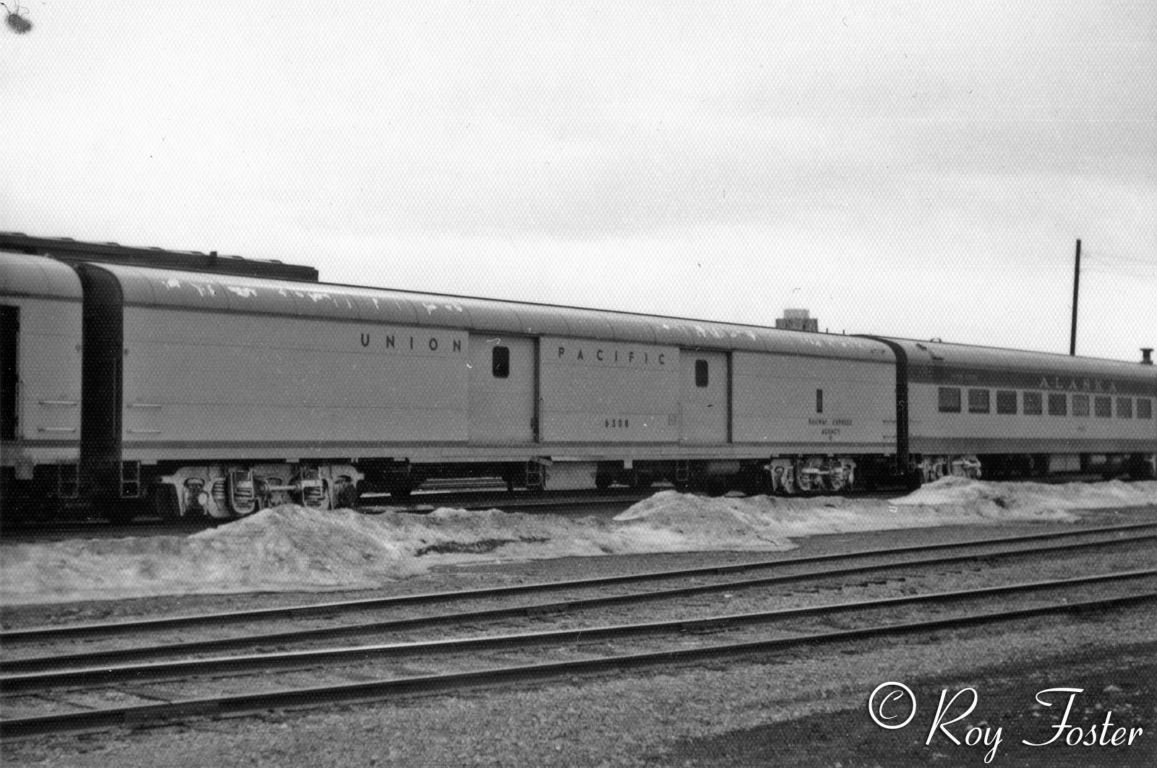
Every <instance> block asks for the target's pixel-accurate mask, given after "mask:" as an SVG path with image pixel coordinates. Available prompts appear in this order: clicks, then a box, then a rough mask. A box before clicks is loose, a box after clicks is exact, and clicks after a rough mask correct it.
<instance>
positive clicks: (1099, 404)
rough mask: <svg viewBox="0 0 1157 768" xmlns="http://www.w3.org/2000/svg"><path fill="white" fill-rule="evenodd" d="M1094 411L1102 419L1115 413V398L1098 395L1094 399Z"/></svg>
mask: <svg viewBox="0 0 1157 768" xmlns="http://www.w3.org/2000/svg"><path fill="white" fill-rule="evenodd" d="M1093 412H1094V413H1095V414H1096V415H1097V416H1098V417H1099V418H1102V419H1107V418H1109V417H1110V416H1112V415H1113V398H1111V397H1097V398H1094V399H1093Z"/></svg>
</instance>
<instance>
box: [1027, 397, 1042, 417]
mask: <svg viewBox="0 0 1157 768" xmlns="http://www.w3.org/2000/svg"><path fill="white" fill-rule="evenodd" d="M1041 402H1042V400H1041V393H1040V392H1025V393H1024V412H1025V413H1026V414H1027V415H1029V416H1040V415H1041V414H1042V413H1044V408H1043V407H1042V405H1041Z"/></svg>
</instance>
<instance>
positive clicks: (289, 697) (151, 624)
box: [0, 524, 1157, 738]
mask: <svg viewBox="0 0 1157 768" xmlns="http://www.w3.org/2000/svg"><path fill="white" fill-rule="evenodd" d="M1154 528H1157V526H1155V525H1150V524H1141V525H1130V526H1113V527H1109V528H1097V529H1086V530H1083V531H1062V532H1050V533H1046V534H1033V535H1029V536H1017V537H1008V538H1005V539H1000V540H991V539H989V540H981V541H974V542H966V543H960V542H956V543H952V544H941V545H925V546H917V547H904V548H898V549H892V550H872V551H868V552H861V553H852V554H850V555H831V556H820V557H812V558H795V559H788V560H778V561H768V562H763V563H747V564H737V565H728V566H723V567H719V568H701V569H686V570H682V571H660V572H649V573H644V574H633V575H622V576H614V577H605V578H601V579H587V580H583V581H581V582H554V583H543V584H532V585H519V586H517V587H513V588H511V587H506V588H499V589H495V590H469V591H466V592H447V593H433V594H427V595H412V596H402V597H398V598H381V599H373V600H368V601H367V600H359V601H343V602H341V603H327V604H319V605H312V606H293V607H289V608H277V609H266V610H265V611H256V612H255V611H245V612H233V613H222V614H213V615H212V616H209V617H166V618H162V619H152V620H146V621H145V622H143V623H142V622H129V623H121V624H104V625H87V626H84V627H59V628H33V629H32V630H23V631H19V632H16V631H14V632H6V633H3V635H0V641H2V642H3V643H4V645H5V647H6V648H9V649H11V647H12V643H11V642H10V641H15V643H16V644H19V643H20V641H21V640H24V641H28V640H36V641H37V643H38V644H40V643H42V642H44V641H45V640H54V639H60V638H61V637H65V636H72V637H77V636H86V637H92V636H96V635H101V634H104V635H109V634H113V635H115V634H116V633H118V632H119V633H123V632H133V631H134V630H137V629H140V628H142V627H148V628H150V629H157V628H159V627H160V626H164V624H163V622H169V624H168V626H170V627H172V626H181V627H186V628H189V627H193V626H195V622H196V621H197V620H198V619H201V620H204V619H209V620H210V621H212V622H215V623H220V622H230V623H231V622H235V621H240V620H249V621H251V620H254V619H260V620H265V619H268V618H270V617H274V616H275V617H277V618H284V617H286V616H298V615H301V614H299V613H296V612H301V611H304V612H305V614H310V615H319V614H317V613H316V612H318V611H320V612H322V613H325V612H330V613H333V612H339V611H345V610H353V611H358V610H363V609H364V608H366V607H367V604H374V606H373V607H381V605H389V606H396V605H400V604H406V603H409V604H417V603H421V602H434V603H441V602H445V601H447V600H461V599H473V598H476V597H479V596H486V597H493V596H495V595H497V594H500V593H507V594H517V593H526V592H535V591H543V590H548V589H559V588H573V587H574V585H576V584H578V585H581V586H582V587H583V588H587V587H590V586H592V585H597V586H607V585H612V584H614V585H622V584H629V583H631V582H632V581H651V580H654V579H666V578H677V577H685V576H687V575H695V576H704V575H708V574H709V573H710V574H711V575H717V574H718V573H731V572H735V571H742V570H749V569H753V568H754V569H763V568H778V567H783V566H796V565H799V564H805V565H809V566H816V565H824V564H826V563H829V562H830V561H832V560H839V559H843V558H849V557H856V558H860V557H868V558H874V559H876V560H882V562H875V563H872V564H865V563H859V564H854V565H840V566H837V567H834V568H831V567H821V568H816V567H809V568H808V569H806V570H805V571H803V572H800V573H790V574H772V575H769V576H763V577H760V578H756V579H746V580H743V581H727V582H719V583H713V584H694V585H685V586H680V587H675V588H670V589H665V590H651V591H649V592H635V593H627V594H617V595H603V596H597V597H593V598H585V599H582V600H569V601H562V602H552V603H541V604H534V605H530V606H526V605H523V606H518V607H504V608H497V609H488V610H482V611H466V612H458V613H453V614H449V615H442V616H431V617H416V618H409V619H393V620H390V621H386V622H376V623H371V624H362V625H354V626H352V627H332V628H328V629H322V630H317V629H311V630H304V631H294V632H283V633H273V634H266V635H263V636H261V637H257V638H253V637H246V638H223V639H221V638H219V639H214V640H208V641H198V642H192V643H185V644H182V645H180V646H179V647H174V646H156V647H152V648H140V649H136V650H135V651H133V650H129V649H119V650H114V651H102V652H97V653H96V654H95V655H94V654H91V653H90V654H72V655H70V656H65V655H59V654H57V655H54V656H53V657H40V658H27V659H23V660H19V659H18V660H11V659H6V660H5V662H4V665H3V670H2V671H3V676H2V677H0V690H2V691H3V694H4V696H5V697H6V699H8V700H9V701H11V697H13V696H21V695H23V696H29V695H34V694H35V695H38V696H52V695H54V694H53V693H52V692H53V691H54V690H59V689H65V690H67V691H69V694H68V695H69V696H70V697H72V696H75V692H76V691H83V690H86V689H88V688H91V687H92V686H98V687H100V686H104V687H106V688H107V687H109V686H113V687H115V686H122V687H123V686H126V685H133V686H139V685H140V684H141V683H143V682H146V681H149V680H163V681H168V684H169V685H171V683H172V681H173V680H178V681H180V680H186V679H192V678H196V679H201V680H203V679H204V678H205V677H206V676H220V675H225V676H230V677H232V676H237V675H253V674H256V673H258V672H259V671H260V670H267V669H279V670H285V669H299V668H317V667H323V668H325V669H327V670H328V669H329V668H330V667H333V666H343V665H344V666H348V665H349V664H351V663H367V662H377V661H380V660H382V659H387V658H408V657H415V656H416V657H418V658H431V657H435V656H442V655H445V654H459V655H463V654H466V655H468V657H469V658H470V659H472V660H473V659H474V657H476V656H477V655H478V652H480V651H483V650H486V651H491V652H497V653H499V654H501V653H507V652H513V651H515V650H516V649H538V648H548V647H549V648H555V649H557V648H558V647H559V646H565V645H568V644H576V643H577V644H580V645H582V646H587V645H590V644H592V643H596V644H597V643H602V642H606V641H610V640H611V639H616V640H619V639H622V638H646V637H658V638H661V639H664V641H665V642H668V643H670V642H671V638H672V637H676V638H679V637H685V636H686V634H687V633H701V632H719V631H723V630H725V629H726V630H728V631H735V630H737V629H738V630H739V631H747V632H748V633H749V634H750V632H751V631H753V630H752V628H754V627H759V626H766V625H768V624H774V623H777V622H787V621H791V620H798V619H801V618H804V617H810V618H811V619H813V620H818V621H832V620H834V618H833V617H836V616H848V615H852V616H856V615H861V616H862V615H863V614H864V613H865V612H866V613H869V614H871V613H881V612H885V613H886V612H887V611H888V610H896V609H898V608H901V607H906V608H908V609H912V608H914V607H918V606H926V607H928V608H935V609H936V610H940V609H942V608H944V607H945V606H949V605H953V604H967V603H969V602H973V603H975V602H977V601H986V600H991V599H993V598H995V597H998V596H1000V597H1002V598H1004V599H1006V600H1009V599H1018V600H1030V601H1036V602H1035V603H1034V604H1032V605H1029V606H1021V607H1017V608H1014V609H1012V610H1007V611H996V612H992V611H984V612H977V611H971V612H964V613H959V614H958V615H955V616H952V617H949V618H943V617H937V618H931V619H920V620H908V621H895V620H893V621H887V620H885V619H873V620H871V621H870V622H869V623H867V624H861V625H860V626H856V627H853V628H849V629H840V630H836V631H831V630H827V631H814V628H813V629H812V630H808V631H806V632H802V633H801V632H800V630H798V629H796V630H795V632H796V634H795V635H794V636H788V637H775V638H762V637H755V638H752V637H750V636H749V637H747V638H745V639H740V640H737V641H736V642H731V643H724V644H713V645H704V644H700V643H695V644H694V646H693V647H675V648H671V647H664V648H657V649H652V650H645V651H641V652H637V653H621V652H615V653H610V654H603V653H599V652H596V654H595V655H596V658H590V655H591V653H589V652H588V653H586V654H584V657H583V658H578V659H566V660H562V661H549V662H542V661H536V660H533V659H532V660H531V662H530V663H519V664H514V665H508V666H501V665H499V666H492V667H488V668H487V669H486V670H484V671H479V670H476V669H465V670H456V671H453V672H439V673H436V674H413V673H412V671H408V672H407V673H406V674H403V675H395V676H392V677H391V678H390V679H374V680H370V681H366V682H359V683H356V684H351V683H349V682H348V681H345V682H339V683H329V684H326V685H320V686H319V685H306V686H303V687H295V688H278V689H272V690H266V691H264V692H261V693H252V694H249V693H246V694H238V693H228V694H223V695H217V696H188V697H184V698H178V699H177V700H171V701H166V702H164V703H159V704H158V703H150V704H134V705H129V706H119V707H101V708H100V709H99V710H96V711H80V712H67V713H57V714H50V715H33V716H28V717H19V718H11V719H5V720H2V721H0V735H3V736H4V737H6V738H10V737H14V736H18V735H23V734H30V733H42V732H51V731H56V730H76V729H88V728H105V727H109V726H112V725H125V724H130V725H131V724H133V723H136V722H140V721H143V720H153V719H160V720H162V721H164V720H168V719H180V718H186V717H191V716H194V715H196V714H212V713H216V714H225V713H241V712H252V711H263V710H267V709H270V708H283V707H296V706H301V705H304V704H306V703H313V704H317V703H324V702H340V701H352V700H358V699H362V698H381V697H383V696H391V695H395V694H400V693H407V692H421V691H436V690H447V689H450V688H457V687H473V686H476V685H479V684H481V683H483V682H485V683H488V684H495V683H497V684H502V683H505V682H508V681H510V680H515V679H542V678H543V677H549V676H556V675H576V674H586V673H594V672H600V671H605V670H607V669H612V668H635V667H642V666H654V665H660V664H668V663H686V662H694V661H697V660H703V659H708V658H719V657H725V656H734V655H743V654H751V653H756V652H764V651H772V650H786V649H790V648H796V647H809V646H810V645H811V644H818V643H830V642H837V641H856V640H863V639H867V638H871V637H879V636H883V635H889V634H895V635H902V634H908V633H913V632H921V631H934V630H936V629H945V628H953V627H968V626H974V625H976V624H978V623H993V622H1002V621H1010V620H1013V619H1017V618H1029V617H1033V616H1046V615H1052V614H1063V613H1071V612H1074V611H1078V612H1081V611H1096V610H1111V609H1118V608H1122V607H1126V606H1132V605H1139V604H1142V603H1147V602H1150V601H1152V600H1153V599H1154V598H1155V597H1157V579H1155V576H1157V571H1155V570H1154V569H1145V568H1142V569H1134V570H1127V571H1120V572H1106V573H1097V574H1091V575H1087V576H1081V577H1068V578H1064V579H1053V580H1038V581H1034V582H1027V583H1013V584H1001V585H999V586H995V587H992V586H989V587H982V588H976V589H965V590H955V591H950V592H935V591H931V592H923V593H920V594H908V595H900V596H893V597H888V598H884V599H875V600H860V601H852V602H844V603H829V604H822V605H810V606H804V607H797V608H790V609H775V610H764V611H754V612H747V613H730V614H717V615H709V616H703V617H699V618H691V619H688V618H677V619H671V620H664V621H651V622H627V623H620V624H610V625H598V626H591V627H579V628H563V629H556V630H549V631H543V632H522V633H515V634H505V635H492V636H483V637H466V638H450V639H439V640H424V641H418V642H403V643H389V644H380V643H379V644H375V645H363V646H356V647H339V648H322V649H311V650H304V651H277V652H274V653H263V654H251V655H247V656H227V657H213V658H208V659H196V658H189V656H190V655H191V654H194V653H204V652H210V651H221V650H225V649H233V650H235V649H237V648H241V647H246V646H247V645H248V646H250V647H251V646H252V645H254V644H256V645H258V646H268V645H275V644H276V645H284V644H291V643H295V642H299V641H303V640H307V639H309V640H318V639H333V638H334V637H338V636H341V635H343V634H358V633H359V632H367V631H374V632H382V631H393V630H398V629H402V628H407V627H406V625H407V624H409V625H410V627H409V628H412V627H413V626H434V625H437V624H439V623H442V624H447V623H449V624H454V623H456V624H458V625H461V624H463V623H470V624H473V623H476V622H478V621H481V620H487V619H496V618H500V617H503V616H513V615H518V614H520V613H521V614H523V615H531V616H543V615H547V614H550V613H556V612H559V611H564V610H565V611H576V610H584V609H587V608H593V607H596V606H600V605H607V604H615V603H617V604H627V605H629V604H630V603H632V602H638V601H645V600H655V599H659V598H674V597H685V596H688V595H693V594H701V593H704V592H709V591H721V590H729V591H732V592H734V591H736V590H739V589H748V588H751V587H754V586H761V585H767V584H775V583H791V582H799V581H806V580H809V579H812V580H815V579H825V578H826V579H831V578H834V577H843V576H849V575H856V574H863V573H868V572H871V571H885V570H887V569H890V568H892V569H894V568H897V567H908V568H919V567H933V566H938V565H942V564H945V563H959V562H962V561H965V560H975V561H989V560H991V561H998V560H1001V559H1003V558H1013V557H1026V556H1032V555H1034V554H1040V553H1054V554H1055V553H1064V552H1075V551H1077V550H1080V549H1085V548H1090V547H1105V546H1116V545H1121V544H1130V543H1137V542H1144V541H1147V540H1151V539H1153V538H1157V532H1154ZM1073 537H1084V538H1089V537H1092V540H1089V541H1066V539H1072V538H1073ZM1058 540H1059V541H1058ZM1025 545H1031V546H1025ZM1009 546H1012V549H1006V550H1004V551H992V550H993V547H1009ZM951 549H963V550H969V551H967V552H955V553H950V554H948V555H947V556H944V557H939V558H920V559H915V560H913V559H910V556H911V555H913V554H919V553H921V552H930V551H935V550H951ZM901 556H903V557H901ZM905 558H909V559H905ZM1129 585H1132V588H1131V589H1129V591H1128V593H1127V594H1115V595H1111V596H1102V595H1100V591H1103V590H1105V589H1107V588H1109V587H1112V588H1114V589H1120V588H1125V587H1129ZM1090 589H1092V590H1095V591H1097V594H1095V595H1094V596H1092V597H1088V596H1081V594H1083V593H1082V590H1083V591H1084V592H1088V591H1089V590H1090ZM1050 591H1051V592H1057V591H1060V592H1062V593H1063V597H1064V599H1063V600H1061V601H1054V602H1049V603H1042V602H1041V600H1042V599H1043V598H1041V597H1039V595H1041V594H1046V593H1048V592H1050ZM1078 593H1080V594H1078ZM1074 594H1078V599H1073V595H1074ZM1034 595H1036V597H1033V596H1034ZM242 616H244V617H245V618H244V619H242V618H240V617H242ZM174 621H176V622H178V623H177V624H176V625H173V624H171V622H174ZM158 622H162V624H158ZM54 633H55V634H54ZM78 633H79V634H78ZM681 642H682V641H681ZM556 653H557V651H556ZM101 654H103V656H102V655H101ZM126 654H134V655H131V656H130V655H126ZM164 656H168V657H169V659H168V660H167V661H162V662H154V663H147V664H144V663H138V664H129V663H125V662H126V661H130V660H132V659H137V660H141V659H148V658H157V657H164ZM174 657H176V658H174ZM112 658H116V659H118V660H119V663H118V664H117V665H116V666H113V667H110V666H108V664H107V662H109V661H110V659H112ZM471 663H472V662H471ZM359 674H361V675H362V676H363V677H364V676H365V674H366V673H359ZM202 685H203V683H202ZM195 687H196V686H195ZM138 693H139V691H138ZM144 696H145V697H146V698H148V697H149V696H150V694H148V693H147V692H146V693H145V694H144ZM158 697H159V698H172V694H171V692H165V693H163V694H161V695H159V696H158Z"/></svg>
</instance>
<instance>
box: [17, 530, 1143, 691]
mask: <svg viewBox="0 0 1157 768" xmlns="http://www.w3.org/2000/svg"><path fill="white" fill-rule="evenodd" d="M1146 538H1157V533H1155V534H1152V535H1150V536H1147V537H1135V538H1131V539H1110V540H1106V541H1096V542H1077V543H1067V544H1059V545H1054V546H1051V547H1047V548H1042V547H1029V548H1023V549H1014V550H1004V551H1001V552H998V553H994V554H985V555H983V556H979V555H977V554H975V553H973V554H970V555H961V556H959V557H956V558H947V559H946V558H931V559H923V560H909V561H905V562H903V563H902V564H895V563H885V564H876V565H859V566H852V567H846V568H829V569H825V570H819V571H811V572H808V573H803V574H779V575H772V576H762V577H758V578H752V579H742V580H737V581H721V582H716V583H712V584H693V585H689V586H683V587H673V588H669V589H657V590H650V591H646V592H627V593H623V594H617V595H602V596H598V597H589V598H576V599H570V600H555V601H551V602H543V603H532V604H529V605H525V604H524V605H517V606H507V607H501V608H485V609H480V610H474V611H459V612H455V613H440V614H435V615H431V616H414V617H408V618H399V619H385V620H381V621H371V622H361V623H357V624H347V625H342V626H336V627H319V628H311V629H298V630H289V631H283V632H267V633H263V634H246V635H242V636H235V637H224V638H211V639H208V640H191V641H186V642H178V643H169V644H166V645H154V646H136V647H129V648H116V649H107V650H99V651H87V652H84V653H74V654H53V655H51V656H32V657H26V658H22V659H0V674H20V673H31V672H39V671H44V670H49V669H60V668H62V667H70V666H71V667H82V666H96V665H105V664H124V663H127V662H130V661H136V662H139V661H144V660H146V659H157V658H164V657H174V656H182V655H184V656H191V655H193V654H198V653H209V652H215V651H217V652H219V651H229V650H237V649H242V648H250V647H253V646H262V645H284V644H286V643H300V642H306V641H313V640H326V639H335V638H339V637H349V636H357V635H365V634H369V633H379V634H380V633H383V632H398V631H404V630H412V629H418V628H429V627H434V626H444V625H453V624H459V623H463V622H473V621H492V620H495V619H503V618H514V617H526V616H529V617H534V616H545V615H551V614H558V613H568V612H574V611H584V610H591V609H595V608H602V607H607V606H612V605H624V604H632V603H642V602H647V601H652V600H664V599H670V598H675V597H688V596H691V595H698V594H709V593H712V592H721V591H734V590H742V589H751V588H754V587H765V586H771V585H775V584H788V583H799V582H802V581H811V580H819V579H823V578H831V577H836V576H847V575H856V574H861V573H870V572H875V571H883V570H890V569H893V568H896V567H900V566H901V565H902V566H914V567H923V566H928V565H942V564H946V563H952V562H954V561H957V560H966V561H971V560H977V559H981V558H983V559H985V560H997V559H1001V558H1006V557H1016V556H1021V555H1026V554H1029V555H1031V554H1036V553H1040V552H1042V551H1043V552H1055V551H1066V550H1072V549H1084V548H1089V547H1095V546H1105V545H1113V544H1121V543H1131V542H1133V541H1138V540H1144V539H1146Z"/></svg>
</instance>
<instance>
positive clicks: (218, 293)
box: [93, 264, 892, 363]
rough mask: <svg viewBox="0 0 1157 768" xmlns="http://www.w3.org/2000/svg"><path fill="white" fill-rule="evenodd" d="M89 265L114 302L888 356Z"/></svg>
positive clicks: (425, 299)
mask: <svg viewBox="0 0 1157 768" xmlns="http://www.w3.org/2000/svg"><path fill="white" fill-rule="evenodd" d="M93 266H98V267H99V268H101V269H104V270H106V271H108V272H109V273H111V274H112V275H114V276H115V277H116V278H117V280H118V282H119V283H120V285H121V290H122V293H123V296H124V302H125V304H126V305H130V306H154V307H182V308H189V309H196V310H202V311H218V312H236V313H243V314H259V315H282V316H291V317H317V318H327V319H335V320H348V321H358V322H372V323H391V324H398V325H413V326H426V327H439V328H456V329H464V330H476V331H480V332H485V333H510V334H517V335H527V336H562V337H572V338H596V339H606V340H609V341H621V342H635V343H645V344H660V345H670V346H678V347H685V348H705V349H734V350H750V351H757V352H777V353H781V354H795V355H806V356H812V357H834V358H846V359H860V360H871V361H875V362H882V363H891V362H892V353H891V351H890V350H889V349H888V348H887V347H886V345H884V344H882V343H881V342H878V341H875V340H873V339H866V338H861V337H854V336H843V335H840V336H835V335H829V334H819V333H803V332H798V331H786V330H780V329H775V328H764V327H760V326H748V325H731V324H726V323H716V322H707V321H701V320H689V319H685V318H673V317H660V316H650V315H640V314H630V313H624V312H609V311H601V310H591V309H580V308H575V307H562V306H551V305H544V304H524V303H519V302H513V301H501V300H494V299H479V298H471V297H464V296H446V295H438V294H424V293H411V292H406V291H397V290H382V289H375V288H362V287H357V286H348V285H335V284H332V283H296V282H289V281H282V280H269V279H260V278H248V277H234V276H231V275H210V274H204V273H194V272H188V273H181V272H174V271H169V270H155V269H147V268H142V267H130V266H124V265H119V264H99V265H93Z"/></svg>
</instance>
